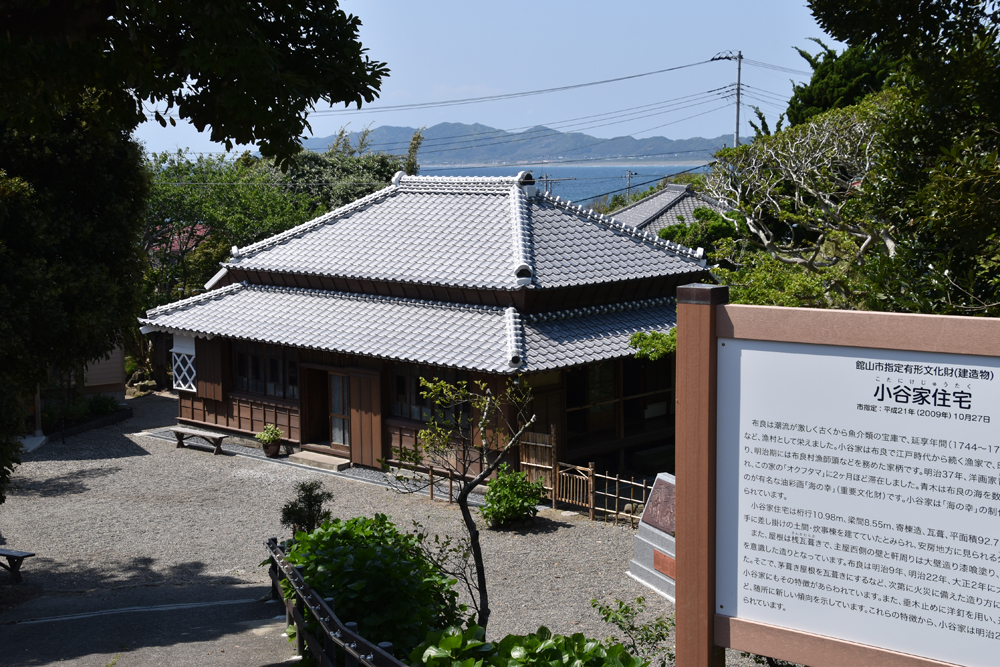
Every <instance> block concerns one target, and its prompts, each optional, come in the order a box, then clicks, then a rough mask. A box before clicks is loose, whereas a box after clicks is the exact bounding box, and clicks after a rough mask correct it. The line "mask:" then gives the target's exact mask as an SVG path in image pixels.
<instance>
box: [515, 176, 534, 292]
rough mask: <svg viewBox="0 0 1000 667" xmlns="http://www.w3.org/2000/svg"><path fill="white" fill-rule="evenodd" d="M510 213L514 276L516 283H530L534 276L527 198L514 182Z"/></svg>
mask: <svg viewBox="0 0 1000 667" xmlns="http://www.w3.org/2000/svg"><path fill="white" fill-rule="evenodd" d="M510 214H511V215H510V217H511V232H512V234H513V240H514V278H515V279H516V280H517V284H518V285H530V284H531V281H532V279H534V277H535V262H534V257H533V256H532V252H531V230H530V229H528V199H527V197H525V195H524V190H522V189H521V187H520V186H519V185H517V184H516V183H515V184H514V185H512V186H511V187H510Z"/></svg>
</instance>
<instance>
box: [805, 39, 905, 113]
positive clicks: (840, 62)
mask: <svg viewBox="0 0 1000 667" xmlns="http://www.w3.org/2000/svg"><path fill="white" fill-rule="evenodd" d="M812 41H814V42H816V43H817V44H818V45H819V46H820V48H821V49H823V50H822V51H821V52H820V53H817V54H815V55H813V54H811V53H809V52H808V51H805V50H804V49H799V48H796V49H795V50H796V51H798V52H799V55H800V56H802V58H804V59H805V61H806V62H808V63H809V65H810V67H812V70H813V73H812V77H811V78H810V79H809V83H800V84H795V85H793V86H792V97H791V99H789V100H788V110H787V111H786V112H785V113H786V116H787V117H788V122H789V124H790V125H800V124H801V123H805V122H806V121H808V120H810V119H811V118H813V117H814V116H817V115H819V114H821V113H823V112H824V111H829V110H830V109H842V108H844V107H848V106H853V105H855V104H857V103H859V102H860V101H861V100H862V99H864V98H865V97H867V96H868V95H870V94H872V93H877V92H879V91H880V90H882V87H883V86H884V85H885V82H886V79H888V78H889V75H890V74H891V73H892V71H893V69H894V67H895V63H894V62H893V61H892V60H890V59H889V58H888V57H887V56H885V55H882V54H881V53H880V52H878V51H873V50H872V49H870V48H868V47H867V46H864V45H855V46H850V47H848V48H847V49H845V50H844V51H843V52H842V53H840V54H838V53H837V52H836V51H834V50H833V49H831V48H830V47H828V46H827V45H826V44H824V43H823V42H822V41H821V40H819V39H815V38H813V39H812Z"/></svg>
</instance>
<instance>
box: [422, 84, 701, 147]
mask: <svg viewBox="0 0 1000 667" xmlns="http://www.w3.org/2000/svg"><path fill="white" fill-rule="evenodd" d="M712 101H714V97H713V98H708V99H705V100H704V101H701V102H696V103H694V104H688V105H686V106H682V107H677V108H675V109H669V110H667V111H660V112H657V113H652V114H647V115H645V116H639V117H638V118H630V119H627V120H624V121H611V122H608V123H600V124H597V125H590V126H587V127H582V128H579V129H578V130H577V131H582V130H592V129H595V128H598V127H606V126H608V125H617V124H618V123H623V122H628V121H631V120H640V119H642V118H649V117H651V116H660V115H663V114H665V113H670V112H672V111H681V110H684V109H690V108H693V107H697V106H702V105H705V104H708V103H710V102H712ZM697 115H701V114H697ZM694 117H695V116H688V118H694ZM680 120H687V118H682V119H680ZM676 122H680V121H676ZM672 124H673V123H667V124H666V125H672ZM657 127H665V125H659V126H657ZM651 129H656V128H651ZM648 131H649V130H640V131H639V133H640V134H641V133H642V132H648ZM559 134H564V132H560V131H558V130H557V131H553V132H550V133H549V134H542V135H539V136H529V137H521V136H520V135H516V136H515V137H512V138H510V139H505V140H503V141H495V142H492V143H480V144H470V145H466V146H457V147H455V148H442V149H440V150H432V151H422V154H423V155H433V154H436V153H450V152H452V151H462V150H470V149H476V148H485V147H487V146H498V145H502V144H514V143H521V142H524V141H536V140H538V139H545V138H546V137H554V136H556V135H559ZM605 141H614V139H607V140H605ZM605 141H602V142H600V143H605ZM588 145H590V146H596V145H597V144H588ZM572 150H577V149H572Z"/></svg>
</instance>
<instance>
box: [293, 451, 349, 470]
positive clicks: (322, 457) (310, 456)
mask: <svg viewBox="0 0 1000 667" xmlns="http://www.w3.org/2000/svg"><path fill="white" fill-rule="evenodd" d="M288 461H289V463H298V464H299V465H304V466H311V467H313V468H323V469H324V470H336V471H337V472H340V471H341V470H344V469H345V468H350V467H351V462H350V461H348V460H347V459H342V458H338V457H336V456H330V455H329V454H320V453H318V452H297V453H295V454H292V455H291V456H289V457H288Z"/></svg>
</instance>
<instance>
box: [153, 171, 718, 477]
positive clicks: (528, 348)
mask: <svg viewBox="0 0 1000 667" xmlns="http://www.w3.org/2000/svg"><path fill="white" fill-rule="evenodd" d="M702 254H703V253H702V251H701V250H700V249H699V250H691V249H689V248H686V247H683V246H679V245H676V244H673V243H669V242H666V241H662V240H660V239H657V238H655V237H654V236H651V235H649V234H647V233H645V232H642V231H639V230H636V229H635V228H633V227H630V226H628V225H624V224H622V223H620V222H617V221H615V220H614V219H612V218H610V217H605V216H603V215H599V214H597V213H594V212H593V211H590V210H589V209H585V208H582V207H580V206H576V205H573V204H571V203H570V202H567V201H561V200H560V199H559V198H558V197H552V196H550V195H548V194H545V193H542V192H539V191H538V189H536V187H535V186H534V181H533V180H532V178H531V175H530V174H527V175H526V174H524V173H522V174H519V175H518V176H516V177H508V178H445V177H410V176H403V175H402V174H401V173H400V174H397V175H396V177H395V178H394V179H393V182H392V185H391V186H389V187H387V188H385V189H384V190H381V191H379V192H376V193H374V194H372V195H369V196H367V197H365V198H363V199H360V200H358V201H356V202H354V203H352V204H350V205H348V206H345V207H343V208H340V209H338V210H336V211H333V212H331V213H328V214H326V215H324V216H322V217H319V218H317V219H315V220H313V221H311V222H308V223H306V224H304V225H301V226H299V227H296V228H294V229H291V230H289V231H287V232H284V233H282V234H278V235H277V236H274V237H272V238H269V239H266V240H264V241H261V242H260V243H256V244H254V245H252V246H248V247H245V248H233V250H232V256H231V258H230V259H229V260H228V262H226V263H225V264H224V265H223V267H222V270H221V271H220V272H219V273H218V274H217V275H216V276H215V277H214V278H213V279H212V281H211V282H210V283H209V284H208V285H207V286H206V287H208V288H209V289H208V291H206V292H205V293H204V294H201V295H199V296H195V297H192V298H189V299H185V300H183V301H179V302H177V303H173V304H170V305H167V306H162V307H160V308H156V309H153V310H150V311H149V312H148V313H147V317H146V318H145V319H143V320H141V322H142V324H143V325H144V327H143V331H144V332H150V331H163V332H167V333H169V334H172V336H173V382H174V387H175V388H176V389H177V390H178V392H179V396H180V401H179V403H180V414H179V421H181V422H185V423H189V424H204V425H211V426H212V427H215V428H220V429H228V430H231V431H236V432H240V433H247V434H249V433H254V432H257V431H259V430H261V429H262V428H263V427H264V425H265V423H274V424H277V425H278V426H279V427H281V429H282V431H283V432H284V434H285V437H286V438H287V439H288V440H289V441H291V442H292V443H296V444H299V445H301V447H302V448H304V449H308V450H313V451H318V452H326V453H330V454H336V455H341V456H346V457H349V458H350V460H351V461H353V462H355V463H357V464H362V465H374V464H375V463H376V460H377V459H379V458H381V457H383V456H386V455H388V454H389V453H390V450H389V447H390V446H391V445H399V444H405V443H407V442H412V439H413V438H414V437H415V434H416V432H417V431H418V430H419V429H420V428H422V426H423V424H424V420H426V419H427V418H428V417H429V415H430V410H431V406H430V405H428V402H427V401H426V400H425V399H423V398H422V397H421V396H420V384H419V379H420V378H421V377H426V378H431V377H441V378H445V379H449V380H455V379H483V380H485V381H488V382H491V383H493V382H500V381H503V379H504V378H505V377H507V376H511V375H512V374H523V378H524V379H525V381H527V382H528V383H529V384H530V386H531V387H532V389H533V392H534V396H535V399H534V403H535V405H534V408H535V413H536V414H537V417H538V420H537V422H536V424H535V428H536V429H537V430H538V431H540V432H549V430H550V428H551V427H552V426H554V427H555V431H556V436H557V442H558V448H559V452H558V455H559V457H560V459H561V460H569V461H573V460H583V461H587V460H595V457H598V456H600V455H607V454H610V455H613V456H617V453H618V452H619V451H624V450H625V449H627V448H640V447H649V446H653V445H664V444H666V443H669V442H671V439H672V434H673V406H674V398H673V368H672V363H673V361H672V359H666V360H662V361H658V362H648V361H638V360H636V359H634V358H633V353H634V350H631V349H630V348H629V346H628V340H629V337H630V336H631V335H632V334H633V333H634V332H637V331H663V332H666V331H669V330H670V328H671V327H673V326H674V323H675V304H674V294H675V290H676V287H677V286H678V285H681V284H687V283H691V282H700V281H703V280H705V279H706V278H707V277H708V273H707V269H706V268H705V261H704V259H703V258H702Z"/></svg>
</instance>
